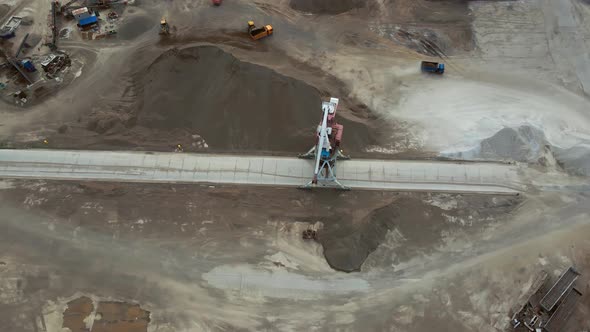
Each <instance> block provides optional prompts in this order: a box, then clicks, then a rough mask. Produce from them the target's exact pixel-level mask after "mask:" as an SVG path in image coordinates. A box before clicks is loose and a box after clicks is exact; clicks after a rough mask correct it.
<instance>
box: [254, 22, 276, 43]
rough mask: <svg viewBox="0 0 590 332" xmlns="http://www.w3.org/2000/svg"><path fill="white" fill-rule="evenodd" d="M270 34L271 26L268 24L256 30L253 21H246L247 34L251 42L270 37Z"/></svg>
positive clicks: (271, 31)
mask: <svg viewBox="0 0 590 332" xmlns="http://www.w3.org/2000/svg"><path fill="white" fill-rule="evenodd" d="M272 33H273V29H272V25H270V24H268V25H265V26H262V27H260V28H258V27H256V26H255V25H254V21H248V34H249V35H250V37H251V38H252V39H253V40H258V39H260V38H264V37H267V36H270V35H272Z"/></svg>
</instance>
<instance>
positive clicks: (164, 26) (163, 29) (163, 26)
mask: <svg viewBox="0 0 590 332" xmlns="http://www.w3.org/2000/svg"><path fill="white" fill-rule="evenodd" d="M160 34H161V35H169V34H170V26H169V25H168V22H167V21H166V18H164V17H162V19H161V20H160Z"/></svg>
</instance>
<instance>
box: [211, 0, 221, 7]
mask: <svg viewBox="0 0 590 332" xmlns="http://www.w3.org/2000/svg"><path fill="white" fill-rule="evenodd" d="M211 3H213V6H221V0H211Z"/></svg>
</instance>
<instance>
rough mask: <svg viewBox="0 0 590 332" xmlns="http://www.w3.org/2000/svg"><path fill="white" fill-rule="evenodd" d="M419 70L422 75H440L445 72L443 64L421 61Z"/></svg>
mask: <svg viewBox="0 0 590 332" xmlns="http://www.w3.org/2000/svg"><path fill="white" fill-rule="evenodd" d="M420 68H421V69H422V72H423V73H433V74H439V75H442V74H444V72H445V64H444V63H438V62H432V61H422V64H421V65H420Z"/></svg>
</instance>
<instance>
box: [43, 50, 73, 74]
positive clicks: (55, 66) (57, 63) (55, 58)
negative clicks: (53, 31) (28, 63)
mask: <svg viewBox="0 0 590 332" xmlns="http://www.w3.org/2000/svg"><path fill="white" fill-rule="evenodd" d="M71 63H72V62H71V60H70V57H69V56H68V55H67V54H66V53H51V54H48V55H47V56H46V57H45V58H44V59H43V60H42V61H41V68H43V71H45V73H46V74H47V77H49V78H53V77H54V76H55V75H56V73H57V72H59V71H61V70H62V69H63V68H64V67H67V66H70V65H71Z"/></svg>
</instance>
